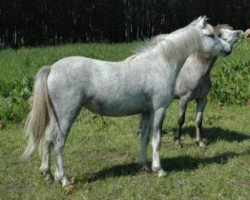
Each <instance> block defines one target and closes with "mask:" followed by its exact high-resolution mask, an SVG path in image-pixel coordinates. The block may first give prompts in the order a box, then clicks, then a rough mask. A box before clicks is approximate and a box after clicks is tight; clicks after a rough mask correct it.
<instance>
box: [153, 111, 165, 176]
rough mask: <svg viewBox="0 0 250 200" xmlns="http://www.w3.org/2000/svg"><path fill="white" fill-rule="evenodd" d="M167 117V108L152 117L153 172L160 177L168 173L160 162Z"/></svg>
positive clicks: (156, 112)
mask: <svg viewBox="0 0 250 200" xmlns="http://www.w3.org/2000/svg"><path fill="white" fill-rule="evenodd" d="M164 117H165V108H159V109H157V110H155V111H154V113H153V114H152V116H151V119H152V120H151V128H152V149H153V157H152V171H154V172H157V173H158V177H162V176H165V175H166V173H165V171H164V170H163V169H162V166H161V162H160V145H161V129H162V123H163V120H164Z"/></svg>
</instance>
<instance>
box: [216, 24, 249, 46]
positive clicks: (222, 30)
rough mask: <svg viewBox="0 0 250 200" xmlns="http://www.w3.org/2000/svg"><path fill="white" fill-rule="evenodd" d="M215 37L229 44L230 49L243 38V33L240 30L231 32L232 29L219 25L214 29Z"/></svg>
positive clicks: (225, 25)
mask: <svg viewBox="0 0 250 200" xmlns="http://www.w3.org/2000/svg"><path fill="white" fill-rule="evenodd" d="M215 31H216V35H217V36H218V37H219V38H221V39H223V40H224V41H226V42H227V43H229V44H230V46H231V48H233V47H234V45H235V44H236V43H237V42H238V41H240V39H241V38H243V37H244V35H245V34H244V32H243V31H241V30H233V27H231V26H228V25H227V24H219V25H217V26H216V27H215Z"/></svg>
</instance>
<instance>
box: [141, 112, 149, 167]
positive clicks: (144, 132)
mask: <svg viewBox="0 0 250 200" xmlns="http://www.w3.org/2000/svg"><path fill="white" fill-rule="evenodd" d="M139 126H140V127H139V128H140V140H141V152H140V158H139V164H141V165H142V166H143V168H145V169H146V170H148V166H147V165H146V164H147V146H148V142H149V136H150V116H149V114H142V115H141V118H140V124H139Z"/></svg>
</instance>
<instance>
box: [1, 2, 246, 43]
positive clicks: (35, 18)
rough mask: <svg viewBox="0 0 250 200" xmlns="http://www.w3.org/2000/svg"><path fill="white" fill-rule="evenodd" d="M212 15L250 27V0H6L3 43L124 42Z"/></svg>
mask: <svg viewBox="0 0 250 200" xmlns="http://www.w3.org/2000/svg"><path fill="white" fill-rule="evenodd" d="M200 15H207V16H208V17H209V18H210V19H211V23H212V24H214V25H215V24H217V23H229V24H230V25H232V26H233V27H234V28H236V29H246V28H247V27H250V2H249V0H0V44H1V46H11V47H18V46H22V45H25V46H36V45H55V44H62V43H75V42H89V41H108V42H123V41H132V40H137V39H143V38H147V37H151V36H153V35H156V34H159V33H168V32H171V31H173V30H175V29H178V28H180V27H182V26H185V25H186V24H188V23H189V22H191V21H192V20H193V19H194V18H196V17H198V16H200Z"/></svg>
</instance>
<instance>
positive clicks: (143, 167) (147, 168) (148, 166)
mask: <svg viewBox="0 0 250 200" xmlns="http://www.w3.org/2000/svg"><path fill="white" fill-rule="evenodd" d="M141 170H142V171H145V172H152V170H151V167H150V165H148V164H144V165H142V168H141Z"/></svg>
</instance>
